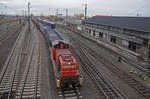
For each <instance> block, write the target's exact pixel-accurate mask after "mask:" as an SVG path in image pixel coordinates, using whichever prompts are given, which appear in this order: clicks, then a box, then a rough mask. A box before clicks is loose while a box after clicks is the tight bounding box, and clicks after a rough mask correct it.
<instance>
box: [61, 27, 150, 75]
mask: <svg viewBox="0 0 150 99" xmlns="http://www.w3.org/2000/svg"><path fill="white" fill-rule="evenodd" d="M59 26H60V25H59ZM60 27H62V28H65V29H66V30H69V31H72V32H74V33H76V34H77V35H78V36H81V37H83V38H85V39H87V40H90V41H92V42H93V43H96V44H97V45H99V46H101V47H103V48H104V49H106V50H108V51H109V53H111V54H112V55H114V56H115V57H118V58H119V57H122V58H123V59H124V60H122V61H124V63H127V64H129V65H131V66H133V67H134V68H136V69H137V70H139V71H140V72H142V73H144V74H146V75H148V76H150V72H149V70H148V69H147V68H145V67H144V66H143V64H141V63H139V62H138V61H133V60H131V59H128V58H127V57H126V56H123V55H121V54H119V52H118V53H117V52H115V51H113V50H111V49H108V48H107V47H105V46H103V45H101V44H98V43H97V42H96V41H94V40H92V39H90V38H87V37H84V36H83V35H82V34H80V33H79V32H78V31H77V30H75V29H72V28H68V27H67V28H66V27H64V26H60ZM137 58H138V59H139V60H140V61H141V60H143V59H141V58H140V57H137Z"/></svg>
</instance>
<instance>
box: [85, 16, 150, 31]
mask: <svg viewBox="0 0 150 99" xmlns="http://www.w3.org/2000/svg"><path fill="white" fill-rule="evenodd" d="M82 22H86V23H93V24H101V25H107V26H114V27H120V28H125V29H130V30H136V31H143V32H150V17H122V16H94V17H91V18H88V19H86V20H83V21H82Z"/></svg>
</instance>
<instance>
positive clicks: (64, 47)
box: [33, 19, 83, 88]
mask: <svg viewBox="0 0 150 99" xmlns="http://www.w3.org/2000/svg"><path fill="white" fill-rule="evenodd" d="M33 22H34V23H36V26H37V27H38V28H39V29H40V31H41V32H42V34H43V35H44V37H45V38H46V39H47V42H48V46H49V49H50V50H49V51H50V53H51V60H52V62H53V69H54V76H55V78H56V79H55V81H56V87H57V88H73V87H75V86H82V85H83V76H82V75H81V74H80V73H79V71H78V65H77V61H76V59H75V57H74V56H73V54H72V52H71V48H70V44H69V43H68V42H67V41H65V40H64V38H63V37H62V36H61V35H60V34H59V33H58V32H56V31H55V27H56V25H55V24H54V23H52V24H51V23H50V22H49V24H47V23H48V22H46V21H42V20H41V19H38V20H33ZM44 22H45V23H44ZM54 26H55V27H54Z"/></svg>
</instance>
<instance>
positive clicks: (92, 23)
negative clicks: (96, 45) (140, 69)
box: [82, 16, 150, 60]
mask: <svg viewBox="0 0 150 99" xmlns="http://www.w3.org/2000/svg"><path fill="white" fill-rule="evenodd" d="M82 30H83V31H84V32H87V33H89V34H90V35H92V36H95V37H97V38H98V39H103V40H106V41H109V42H112V43H114V44H116V45H119V46H121V47H123V48H125V49H128V50H130V51H133V52H135V53H138V54H139V55H140V57H141V58H143V59H145V60H147V59H150V47H149V46H150V17H121V16H120V17H119V16H94V17H91V18H87V19H85V20H83V21H82Z"/></svg>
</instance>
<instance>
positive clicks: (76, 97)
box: [57, 87, 83, 99]
mask: <svg viewBox="0 0 150 99" xmlns="http://www.w3.org/2000/svg"><path fill="white" fill-rule="evenodd" d="M57 91H58V96H59V99H83V97H82V95H81V94H80V89H79V87H74V88H72V89H57Z"/></svg>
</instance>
